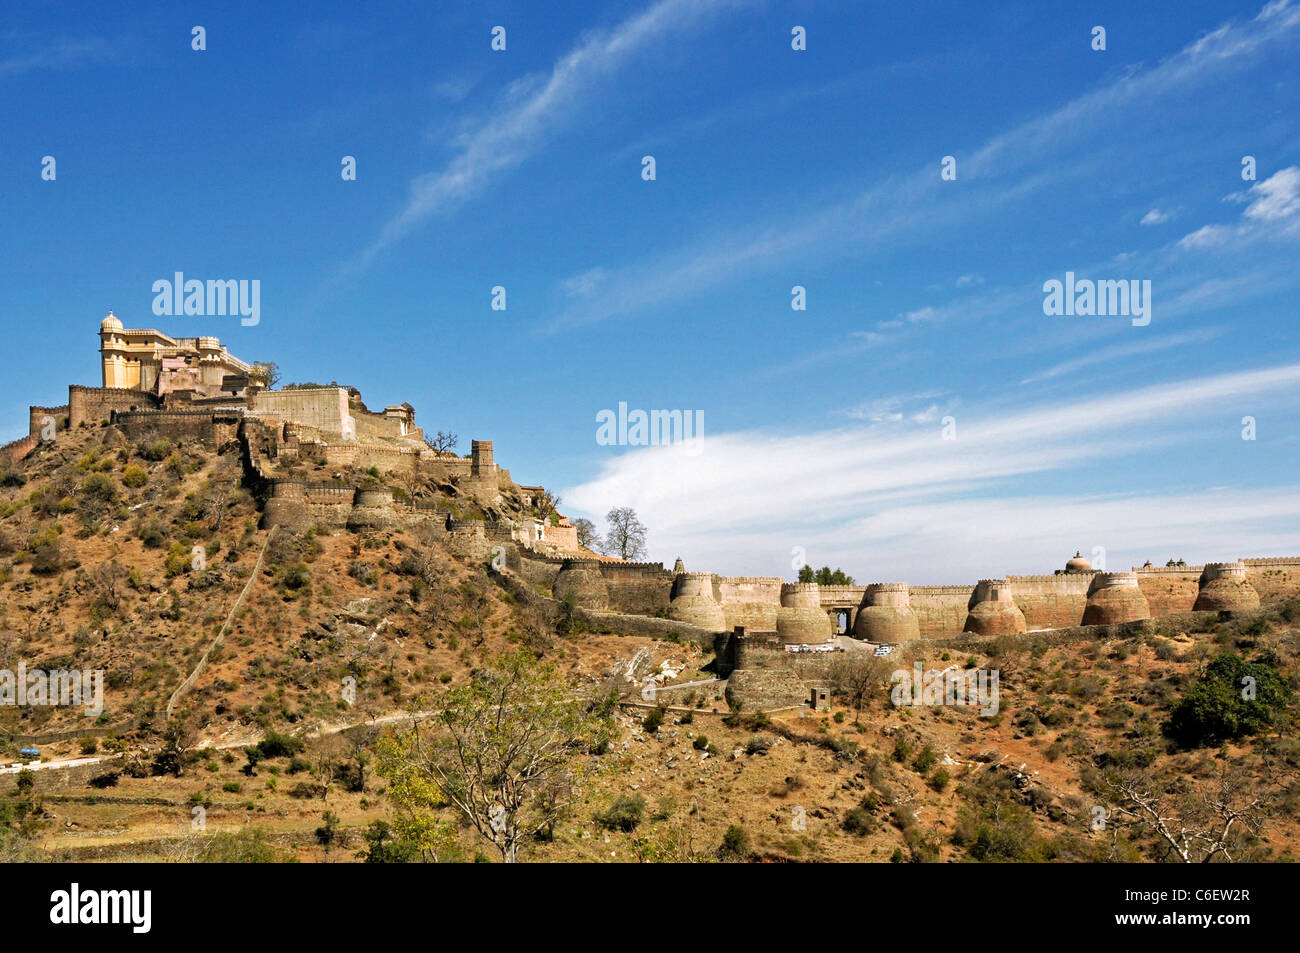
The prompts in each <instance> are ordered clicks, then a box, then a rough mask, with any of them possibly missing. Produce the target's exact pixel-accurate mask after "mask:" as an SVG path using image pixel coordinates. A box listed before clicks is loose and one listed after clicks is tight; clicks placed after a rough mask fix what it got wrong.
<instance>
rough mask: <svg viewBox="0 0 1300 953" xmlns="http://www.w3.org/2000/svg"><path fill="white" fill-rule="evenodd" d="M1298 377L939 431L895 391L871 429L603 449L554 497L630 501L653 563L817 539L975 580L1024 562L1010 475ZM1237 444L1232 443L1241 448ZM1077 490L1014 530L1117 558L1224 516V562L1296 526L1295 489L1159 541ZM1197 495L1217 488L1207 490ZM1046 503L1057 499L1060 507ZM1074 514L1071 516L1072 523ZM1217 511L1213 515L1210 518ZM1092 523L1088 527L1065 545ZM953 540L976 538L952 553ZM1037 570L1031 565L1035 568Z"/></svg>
mask: <svg viewBox="0 0 1300 953" xmlns="http://www.w3.org/2000/svg"><path fill="white" fill-rule="evenodd" d="M1298 385H1300V364H1290V365H1281V366H1277V367H1268V368H1261V369H1257V370H1251V371H1242V372H1236V373H1229V374H1220V375H1215V376H1210V377H1204V378H1198V379H1192V380H1184V381H1178V382H1175V383H1171V384H1160V385H1153V386H1149V387H1144V388H1140V389H1136V390H1131V391H1127V392H1117V393H1111V394H1108V395H1106V396H1101V397H1095V398H1093V399H1090V400H1088V399H1084V400H1075V401H1072V402H1070V403H1068V404H1065V405H1061V404H1060V403H1059V402H1052V403H1050V404H1044V405H1042V406H1038V407H1031V408H1029V409H1022V410H1017V411H1011V412H1000V411H998V410H996V409H993V408H984V409H983V410H982V411H976V410H965V411H962V412H961V413H958V414H956V418H957V423H956V426H957V439H956V440H944V439H942V437H941V432H942V428H941V427H940V426H938V425H937V424H935V423H932V422H930V421H929V419H928V418H929V417H930V414H929V413H928V407H922V408H920V409H919V411H918V412H917V413H918V414H919V416H920V417H921V418H924V420H923V421H922V422H917V423H907V422H906V417H907V409H906V407H905V406H904V405H903V403H902V402H901V401H900V402H899V403H898V404H897V405H889V404H888V402H885V403H882V404H881V405H880V406H878V407H876V408H875V415H874V418H873V419H875V420H876V421H877V422H876V423H875V424H873V425H870V426H863V427H840V428H833V429H827V430H822V431H815V432H800V433H793V434H791V433H777V432H767V431H758V430H754V431H739V432H733V433H723V434H713V435H710V436H707V437H705V438H704V440H703V447H702V450H701V452H698V453H694V452H692V448H689V447H684V446H680V445H678V446H667V447H651V448H644V449H636V450H632V451H629V452H626V453H623V454H621V455H619V456H617V457H615V458H614V459H612V460H610V461H609V462H608V463H607V464H606V465H605V466H604V467H603V468H602V470H601V472H600V474H599V475H598V476H597V477H596V478H595V479H593V480H591V481H589V482H586V483H583V484H581V485H579V486H575V487H572V488H569V489H567V490H565V491H564V498H565V499H566V500H567V501H568V503H569V504H570V505H571V506H572V507H573V508H574V509H575V511H576V512H578V513H585V514H588V515H594V516H595V517H597V518H599V516H600V515H601V514H603V513H605V512H606V511H607V510H608V509H609V508H610V507H611V506H615V505H626V506H632V507H633V508H635V509H636V510H637V512H638V514H639V515H640V516H641V518H642V520H643V521H644V522H645V523H646V524H647V525H648V526H650V527H651V529H652V534H651V540H650V543H651V551H652V554H653V555H654V557H655V558H664V559H671V558H673V556H675V555H678V554H682V555H685V556H688V557H689V558H690V559H691V561H692V563H693V564H695V565H697V566H699V568H707V569H711V570H715V571H719V572H760V571H761V572H769V573H770V572H780V571H783V569H782V564H783V562H784V561H785V560H788V553H789V550H790V547H792V546H805V547H808V548H809V552H810V553H811V552H813V551H814V547H816V550H817V551H818V552H832V551H833V552H834V553H836V554H837V555H836V559H837V560H838V561H839V562H841V563H842V564H844V565H845V567H846V568H850V567H853V566H857V567H861V566H864V565H871V564H873V561H874V560H879V559H880V553H882V552H888V553H889V558H890V560H891V562H890V564H889V567H892V569H891V570H890V572H888V573H886V578H898V577H899V576H902V577H903V578H909V579H910V580H911V581H913V582H920V581H931V582H933V581H942V580H941V579H938V578H937V577H936V573H937V569H936V567H939V566H944V565H946V566H947V570H945V571H949V570H950V571H951V572H952V573H960V574H959V575H956V576H955V577H953V578H955V580H956V581H961V580H962V579H963V578H970V579H974V578H978V577H980V576H987V575H990V574H995V573H1000V572H1006V571H1024V570H1025V569H1027V568H1031V567H1026V566H1024V565H1023V560H1024V558H1025V556H1024V551H1023V550H1022V548H1021V541H1022V539H1021V537H1022V535H1023V533H1017V532H1012V531H1010V530H1008V529H1007V528H1006V526H999V525H998V524H997V523H996V520H995V519H994V518H993V517H992V516H991V515H989V514H991V513H992V512H994V511H1000V510H1002V509H1006V508H1014V506H1015V505H1016V503H1017V502H1018V501H1019V500H1020V499H1021V498H1023V497H1024V496H1025V494H1023V493H1020V494H1017V493H1015V492H1014V491H1012V492H1011V493H1010V494H1008V493H1007V489H1008V487H1010V486H1013V485H1014V484H1015V483H1016V482H1017V481H1019V480H1021V479H1024V478H1027V477H1030V476H1033V475H1045V474H1050V473H1064V474H1069V473H1070V472H1071V471H1072V470H1073V469H1075V468H1078V467H1080V466H1084V465H1088V466H1098V465H1104V464H1105V462H1106V461H1108V460H1120V459H1123V458H1124V457H1125V456H1126V455H1129V454H1132V453H1134V452H1137V451H1142V452H1144V453H1151V452H1159V450H1160V448H1161V447H1164V446H1166V445H1168V446H1171V447H1172V446H1177V445H1178V444H1179V442H1182V441H1186V440H1187V439H1189V438H1191V437H1194V436H1196V435H1197V434H1199V433H1202V432H1203V430H1204V420H1203V415H1204V414H1205V412H1206V411H1207V409H1212V408H1213V409H1217V408H1220V407H1222V406H1223V405H1224V403H1225V402H1228V401H1239V400H1242V399H1268V400H1270V401H1272V402H1273V406H1274V409H1275V412H1276V411H1277V409H1278V408H1279V407H1283V406H1288V407H1293V406H1294V405H1295V404H1296V403H1297V398H1298V397H1300V386H1298ZM936 403H937V402H936ZM868 409H870V408H868ZM900 418H903V419H900ZM1239 443H1240V444H1241V447H1242V448H1244V449H1243V450H1242V452H1243V453H1244V452H1247V451H1249V450H1250V449H1251V447H1252V445H1251V444H1248V443H1247V442H1245V441H1240V442H1239ZM1124 476H1125V474H1124V471H1123V470H1121V469H1117V470H1116V472H1115V480H1114V483H1113V490H1114V495H1115V497H1116V498H1117V499H1129V498H1131V499H1134V500H1136V499H1139V498H1141V499H1143V500H1146V501H1148V502H1149V503H1150V507H1151V510H1150V511H1151V512H1152V513H1162V514H1163V513H1168V512H1172V511H1173V510H1174V509H1175V508H1173V507H1170V506H1167V505H1165V504H1164V503H1162V502H1161V500H1162V499H1165V497H1164V496H1162V495H1158V494H1154V493H1151V492H1149V490H1148V488H1146V487H1143V486H1140V485H1131V486H1130V485H1127V484H1126V481H1125V478H1124ZM990 494H993V495H994V496H995V497H996V498H990ZM1077 495H1078V487H1077V485H1076V482H1075V481H1073V480H1071V479H1069V478H1067V479H1065V480H1064V481H1063V483H1062V493H1061V494H1060V495H1056V494H1046V495H1041V496H1038V497H1035V499H1037V500H1038V502H1037V503H1036V504H1035V505H1034V506H1032V507H1027V508H1026V510H1025V514H1026V515H1025V517H1024V518H1023V519H1017V520H1014V521H1012V525H1014V526H1016V527H1019V528H1020V529H1021V530H1023V529H1024V528H1025V527H1026V526H1027V525H1028V526H1032V527H1033V529H1034V534H1035V537H1036V538H1041V539H1042V540H1043V541H1044V545H1045V544H1046V542H1047V541H1049V540H1050V541H1051V542H1052V545H1054V546H1055V547H1056V548H1057V549H1058V550H1059V549H1060V548H1061V547H1077V546H1080V545H1083V544H1085V543H1089V542H1090V541H1091V542H1095V544H1097V545H1106V546H1108V547H1109V548H1111V549H1112V550H1113V551H1115V552H1116V553H1119V552H1127V551H1130V550H1132V549H1134V548H1135V547H1137V548H1140V547H1150V546H1155V545H1157V544H1160V545H1165V544H1167V545H1170V546H1174V545H1182V546H1184V547H1191V546H1193V544H1195V545H1198V546H1209V545H1210V543H1211V542H1213V539H1212V533H1213V532H1218V531H1222V532H1224V533H1227V531H1228V529H1229V528H1230V527H1229V524H1232V527H1235V531H1236V532H1237V535H1236V536H1235V537H1234V539H1235V542H1234V543H1233V544H1232V546H1231V547H1229V548H1228V551H1226V552H1223V551H1221V552H1219V553H1218V554H1215V553H1210V554H1209V555H1211V556H1215V555H1218V556H1221V557H1222V558H1231V557H1233V556H1235V555H1238V554H1239V552H1238V547H1247V548H1248V549H1247V551H1248V552H1249V551H1254V550H1258V549H1260V548H1261V547H1266V544H1267V547H1266V548H1271V547H1272V543H1270V542H1269V541H1270V540H1274V539H1275V538H1277V537H1281V536H1285V535H1286V534H1287V533H1288V532H1289V533H1290V539H1291V540H1292V547H1293V548H1294V540H1295V539H1296V538H1297V537H1296V534H1297V531H1300V520H1297V519H1296V517H1297V516H1300V486H1295V487H1284V488H1282V489H1281V490H1280V491H1279V492H1278V493H1277V494H1276V499H1277V500H1279V501H1284V503H1285V505H1284V506H1283V503H1279V504H1278V505H1279V506H1283V510H1281V511H1278V512H1274V511H1270V512H1273V515H1274V516H1277V517H1278V518H1277V519H1272V520H1271V521H1270V520H1268V519H1263V518H1262V517H1261V518H1260V521H1259V525H1258V526H1254V527H1253V528H1251V527H1245V528H1243V527H1244V524H1245V522H1248V521H1249V520H1250V519H1254V516H1253V515H1252V512H1251V511H1246V510H1243V511H1240V512H1238V511H1235V510H1219V511H1217V514H1216V515H1213V516H1211V515H1210V514H1209V513H1207V512H1206V511H1204V510H1201V511H1196V512H1197V515H1198V517H1204V520H1203V522H1204V523H1205V527H1206V528H1205V529H1204V530H1203V531H1202V532H1200V535H1199V536H1196V534H1194V533H1190V532H1187V533H1185V532H1184V530H1185V529H1186V528H1187V526H1188V525H1189V524H1190V523H1192V522H1194V521H1192V520H1190V519H1189V518H1188V517H1187V512H1186V511H1183V512H1182V513H1181V515H1179V517H1178V519H1175V520H1173V521H1172V522H1171V523H1170V524H1169V527H1170V528H1169V530H1168V531H1167V533H1166V534H1165V535H1164V536H1163V537H1162V536H1160V525H1161V524H1160V522H1159V521H1158V520H1157V519H1155V518H1154V517H1151V518H1150V519H1147V518H1144V519H1143V520H1140V521H1139V522H1138V523H1135V524H1134V525H1135V526H1141V527H1143V530H1142V532H1141V533H1138V532H1136V531H1135V530H1133V529H1131V528H1127V526H1128V524H1126V522H1125V521H1124V520H1123V519H1121V518H1120V517H1119V515H1118V514H1119V513H1120V512H1121V509H1114V510H1112V511H1111V512H1112V513H1114V514H1116V515H1115V521H1114V523H1113V525H1108V526H1105V527H1103V526H1101V524H1098V523H1096V522H1095V521H1094V522H1090V521H1089V520H1088V519H1086V518H1085V516H1084V515H1083V513H1082V511H1080V510H1077V509H1076V508H1075V503H1076V502H1077ZM1193 495H1199V497H1201V498H1203V499H1206V500H1208V499H1210V498H1211V497H1212V496H1213V494H1211V493H1210V492H1209V491H1206V492H1203V493H1199V494H1193ZM1230 495H1231V494H1230ZM1142 505H1144V506H1145V505H1146V503H1143V504H1142ZM1182 505H1184V506H1185V505H1186V501H1183V503H1182ZM1054 506H1059V507H1060V508H1061V514H1060V515H1059V516H1058V515H1056V514H1054V512H1053V509H1052V508H1053V507H1054ZM1134 506H1135V507H1136V506H1137V504H1134ZM1286 507H1290V508H1289V509H1287V508H1286ZM951 513H960V514H962V519H963V520H964V521H965V525H966V531H965V534H964V535H962V534H957V535H954V536H952V537H948V538H945V537H944V535H943V533H942V532H941V531H940V530H941V528H942V527H943V526H944V525H945V520H946V519H947V514H951ZM773 514H780V515H779V518H776V519H773V518H772V516H773ZM900 514H901V515H900ZM1071 514H1074V515H1077V517H1078V519H1077V527H1078V528H1075V527H1074V526H1073V524H1071V522H1070V521H1071V519H1073V516H1071ZM1284 520H1290V522H1285V521H1284ZM1215 522H1218V523H1221V524H1223V525H1222V526H1219V527H1218V529H1212V528H1211V524H1213V523H1215ZM981 526H982V527H983V530H982V532H981V531H980V530H979V527H981ZM1090 527H1091V529H1090V533H1091V535H1090V536H1089V537H1088V538H1085V539H1081V540H1078V542H1076V540H1077V539H1078V537H1079V535H1080V534H1081V533H1082V531H1083V530H1084V529H1089V528H1090ZM1099 536H1104V537H1105V538H1104V539H1102V538H1098V537H1099ZM1225 539H1226V536H1225ZM1197 540H1199V542H1197ZM958 544H960V545H962V546H966V545H969V546H970V547H972V548H971V549H970V550H969V551H959V552H958V553H957V554H956V555H953V553H952V552H951V551H952V549H953V547H954V545H958ZM1278 545H1280V543H1279V544H1278ZM1189 552H1190V550H1189ZM816 558H817V559H818V561H822V557H821V556H818V557H816ZM1144 558H1145V557H1144ZM1189 558H1190V557H1189ZM945 560H946V561H947V562H946V563H945ZM889 567H885V568H889ZM1046 568H1050V567H1048V566H1045V565H1043V564H1039V565H1038V569H1039V570H1040V571H1042V570H1044V569H1046ZM881 571H882V572H884V571H885V570H884V568H882V570H881Z"/></svg>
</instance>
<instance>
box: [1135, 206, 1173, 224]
mask: <svg viewBox="0 0 1300 953" xmlns="http://www.w3.org/2000/svg"><path fill="white" fill-rule="evenodd" d="M1167 221H1169V213H1168V212H1162V211H1160V209H1158V208H1153V209H1152V210H1151V211H1149V212H1147V213H1146V214H1145V215H1143V216H1142V221H1141V224H1143V225H1160V224H1163V223H1164V222H1167Z"/></svg>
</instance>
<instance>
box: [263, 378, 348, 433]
mask: <svg viewBox="0 0 1300 953" xmlns="http://www.w3.org/2000/svg"><path fill="white" fill-rule="evenodd" d="M248 407H249V411H250V412H251V413H253V414H258V415H260V414H266V415H270V416H275V417H280V418H283V419H285V420H294V421H297V422H298V423H300V424H303V425H305V426H307V427H315V428H316V429H318V430H324V431H327V432H329V433H334V434H341V433H343V431H344V428H345V425H348V426H350V428H352V429H353V431H354V432H355V427H356V423H355V422H354V421H352V415H351V413H350V412H349V410H348V392H347V391H346V390H344V389H343V388H342V387H310V388H304V389H299V390H265V391H259V392H257V393H256V394H253V395H251V396H250V397H249V399H248Z"/></svg>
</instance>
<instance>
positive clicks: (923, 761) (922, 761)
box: [912, 745, 939, 774]
mask: <svg viewBox="0 0 1300 953" xmlns="http://www.w3.org/2000/svg"><path fill="white" fill-rule="evenodd" d="M938 761H939V756H938V755H937V754H935V752H934V749H933V748H931V747H930V746H929V745H926V746H925V747H924V748H922V749H921V750H920V751H918V752H917V753H916V760H915V761H913V762H912V767H913V768H914V769H915V770H916V772H917V773H918V774H925V773H926V772H927V771H929V770H930V769H931V768H933V767H934V766H935V764H937V763H938Z"/></svg>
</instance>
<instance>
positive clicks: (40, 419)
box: [27, 404, 69, 434]
mask: <svg viewBox="0 0 1300 953" xmlns="http://www.w3.org/2000/svg"><path fill="white" fill-rule="evenodd" d="M68 413H69V410H68V405H67V404H64V405H63V406H62V407H36V406H32V407H28V408H27V432H28V433H34V434H39V433H40V432H41V428H43V427H44V426H45V418H47V417H53V418H54V429H55V432H56V433H57V432H58V431H60V430H67V429H68Z"/></svg>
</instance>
